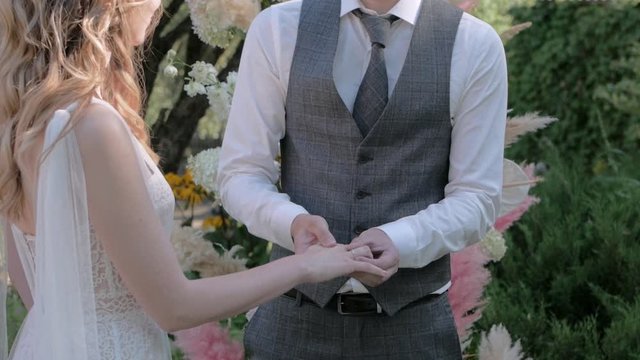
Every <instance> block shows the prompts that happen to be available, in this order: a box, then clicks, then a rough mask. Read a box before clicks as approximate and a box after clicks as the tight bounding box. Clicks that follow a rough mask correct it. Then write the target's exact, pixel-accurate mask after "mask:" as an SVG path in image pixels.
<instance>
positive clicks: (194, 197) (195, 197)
mask: <svg viewBox="0 0 640 360" xmlns="http://www.w3.org/2000/svg"><path fill="white" fill-rule="evenodd" d="M204 196H205V194H204V193H202V192H200V191H197V190H196V189H195V188H191V194H190V196H189V198H188V199H187V200H189V204H192V205H197V204H200V203H201V202H202V201H204Z"/></svg>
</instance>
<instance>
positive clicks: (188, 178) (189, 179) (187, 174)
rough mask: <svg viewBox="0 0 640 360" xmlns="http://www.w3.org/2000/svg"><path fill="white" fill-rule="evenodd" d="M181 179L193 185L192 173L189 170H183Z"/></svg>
mask: <svg viewBox="0 0 640 360" xmlns="http://www.w3.org/2000/svg"><path fill="white" fill-rule="evenodd" d="M182 180H183V181H184V182H185V184H193V185H195V184H194V182H193V174H192V173H191V170H187V171H185V173H184V175H182Z"/></svg>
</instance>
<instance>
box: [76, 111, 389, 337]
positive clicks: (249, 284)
mask: <svg viewBox="0 0 640 360" xmlns="http://www.w3.org/2000/svg"><path fill="white" fill-rule="evenodd" d="M125 126H126V125H124V123H123V122H122V121H121V120H120V119H118V118H116V117H115V115H113V114H112V113H111V112H110V111H109V110H107V109H103V108H101V107H98V106H92V107H91V108H90V109H89V110H88V111H87V112H86V114H85V115H84V118H83V119H82V120H81V121H80V123H79V124H78V126H77V127H76V129H75V133H76V136H77V139H78V144H79V148H80V153H81V155H82V161H83V166H84V171H85V178H86V184H87V199H88V205H89V217H90V219H91V222H92V224H93V226H94V228H95V231H96V235H97V237H98V239H99V240H100V241H101V242H102V243H103V246H104V248H105V250H106V252H107V255H108V256H109V258H110V259H111V261H112V262H113V264H114V265H115V267H116V269H117V270H118V272H119V274H120V275H121V276H122V278H123V280H124V282H125V283H126V285H127V287H128V288H129V290H130V291H131V292H132V294H133V295H134V296H135V298H136V299H137V300H138V302H139V303H140V304H141V305H142V306H143V308H144V309H145V311H146V312H147V313H148V314H149V315H150V316H151V317H153V318H154V319H155V320H156V321H157V322H158V324H159V325H160V326H161V327H163V328H164V329H165V330H167V331H174V330H178V329H183V328H189V327H193V326H196V325H199V324H202V323H205V322H208V321H212V320H216V319H221V318H225V317H228V316H231V315H234V314H237V313H240V312H243V311H246V310H248V309H250V308H252V307H254V306H256V305H258V304H259V303H263V302H265V301H268V300H270V299H272V298H274V297H276V296H278V295H280V294H282V293H284V292H286V291H287V290H289V289H291V288H292V287H294V286H296V285H298V284H300V283H304V282H317V281H326V280H329V279H331V278H334V277H337V276H341V275H347V274H350V273H352V272H354V271H367V272H372V273H375V274H378V275H380V276H390V274H388V273H386V272H384V271H382V270H380V269H378V268H376V267H373V266H371V265H370V264H367V263H364V262H359V261H355V260H354V259H353V255H352V254H350V253H349V252H348V251H347V250H346V248H344V247H341V246H336V247H335V248H332V249H322V250H320V249H313V251H308V252H307V253H305V254H304V255H294V256H290V257H287V258H284V259H282V260H280V261H277V262H273V263H270V264H267V265H264V266H261V267H259V268H254V269H251V270H248V271H244V272H240V273H236V274H230V275H225V276H219V277H215V278H208V279H200V280H193V281H189V280H187V279H186V277H185V276H184V274H183V273H182V271H181V269H180V266H179V264H178V261H177V258H176V255H175V253H174V250H173V248H172V245H171V242H170V239H169V238H168V236H167V234H165V233H164V231H163V230H162V224H161V223H160V220H159V219H158V218H157V216H156V215H155V213H154V210H153V207H152V203H151V200H150V198H149V195H148V194H147V189H146V187H145V184H144V181H143V177H142V173H141V171H140V167H139V165H138V162H137V159H136V156H135V153H134V151H135V150H134V147H133V143H132V141H131V138H130V136H129V134H128V133H127V129H126V127H125Z"/></svg>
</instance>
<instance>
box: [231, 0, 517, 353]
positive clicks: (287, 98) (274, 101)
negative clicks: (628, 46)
mask: <svg viewBox="0 0 640 360" xmlns="http://www.w3.org/2000/svg"><path fill="white" fill-rule="evenodd" d="M506 84H507V81H506V65H505V58H504V51H503V48H502V43H501V41H500V39H499V37H498V36H497V35H496V33H495V32H494V31H493V30H492V29H491V28H490V27H489V26H488V25H487V24H485V23H483V22H482V21H480V20H478V19H476V18H474V17H472V16H470V15H468V14H463V12H462V11H460V10H458V9H457V8H455V7H453V6H451V5H449V4H448V3H446V2H445V1H444V0H304V1H301V0H292V1H289V2H286V3H283V4H280V5H276V6H273V7H271V8H269V9H268V10H266V11H264V12H263V13H262V14H260V15H259V16H258V18H256V20H255V22H254V23H253V25H252V28H251V30H250V31H249V33H248V35H247V39H246V43H245V47H244V52H243V57H242V61H241V65H240V71H239V76H238V82H237V88H236V93H235V97H234V101H233V106H232V110H231V115H230V119H229V124H228V127H227V131H226V134H225V138H224V144H223V148H222V154H221V159H220V175H219V179H218V180H219V184H220V191H221V196H222V200H223V203H224V205H225V208H226V209H227V210H228V211H229V213H230V214H231V215H232V216H234V217H235V218H237V219H238V220H240V221H241V222H243V223H245V224H246V225H247V226H248V228H249V230H250V231H251V232H252V233H253V234H255V235H257V236H260V237H262V238H264V239H267V240H270V241H272V242H273V243H274V247H273V252H272V257H273V258H280V257H284V256H288V255H291V254H292V253H293V252H295V253H302V252H304V251H305V250H306V249H307V248H308V247H309V246H311V245H313V244H318V243H319V244H322V245H324V246H333V245H334V244H335V243H336V242H337V243H341V244H348V243H352V244H358V245H367V246H369V247H370V248H371V250H372V252H373V254H374V259H371V260H369V261H370V262H372V263H373V264H375V265H377V266H379V267H381V268H384V269H387V270H389V271H390V272H394V271H396V269H398V268H399V271H398V272H397V273H396V274H395V275H394V276H392V277H391V278H390V279H388V280H387V281H385V280H386V279H383V278H373V277H370V276H364V275H362V274H357V273H356V274H352V278H349V279H347V278H340V279H335V280H333V281H329V282H326V283H322V284H318V285H311V284H309V285H304V286H300V287H299V288H297V289H292V290H291V291H289V292H288V293H287V294H285V295H283V296H281V297H280V298H278V299H276V300H275V301H273V302H271V303H268V304H266V305H264V306H261V307H260V308H259V310H258V311H257V313H256V314H255V316H254V317H253V319H252V320H251V321H250V322H249V325H248V327H247V329H246V335H245V345H246V348H247V353H248V354H249V355H250V356H251V357H252V358H254V359H309V360H318V359H438V360H442V359H460V358H461V354H460V345H459V343H458V337H457V334H456V329H455V325H454V321H453V317H452V314H451V309H450V307H449V304H448V300H447V296H446V291H447V290H448V288H449V286H450V284H451V283H450V260H449V253H451V252H454V251H458V250H461V249H463V248H464V247H465V246H468V245H470V244H472V243H474V242H477V241H479V240H480V239H481V238H482V237H483V235H484V234H485V233H486V232H487V231H488V229H489V228H490V226H491V225H492V224H493V222H494V220H495V217H496V213H497V212H498V208H497V206H498V203H499V198H500V189H501V182H502V158H503V146H504V130H505V119H506V96H507V85H506ZM279 153H280V154H281V159H282V169H281V175H280V171H279V169H278V166H277V164H276V163H275V162H274V159H276V157H277V156H278V154H279ZM280 176H281V177H280ZM279 178H280V187H281V188H280V191H279V189H278V185H277V183H278V179H279Z"/></svg>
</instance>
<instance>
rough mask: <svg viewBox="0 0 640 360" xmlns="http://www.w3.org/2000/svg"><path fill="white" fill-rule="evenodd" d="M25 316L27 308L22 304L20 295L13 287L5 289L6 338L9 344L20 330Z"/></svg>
mask: <svg viewBox="0 0 640 360" xmlns="http://www.w3.org/2000/svg"><path fill="white" fill-rule="evenodd" d="M26 316H27V309H26V308H25V307H24V305H22V300H20V296H18V293H17V292H16V291H15V290H14V289H13V288H9V291H7V339H8V342H9V346H11V344H13V341H14V340H15V338H16V335H18V331H19V330H20V325H21V324H22V321H23V320H24V318H25V317H26Z"/></svg>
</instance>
